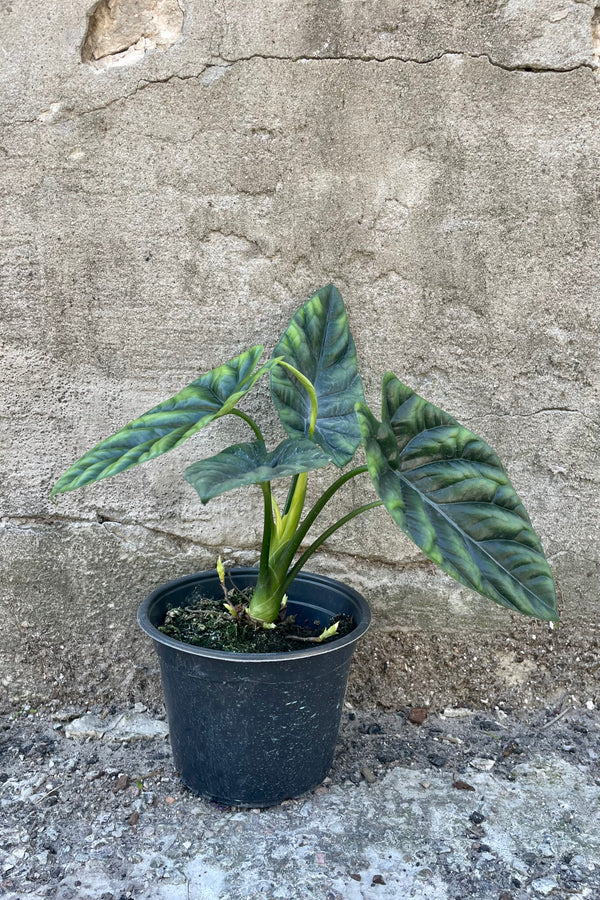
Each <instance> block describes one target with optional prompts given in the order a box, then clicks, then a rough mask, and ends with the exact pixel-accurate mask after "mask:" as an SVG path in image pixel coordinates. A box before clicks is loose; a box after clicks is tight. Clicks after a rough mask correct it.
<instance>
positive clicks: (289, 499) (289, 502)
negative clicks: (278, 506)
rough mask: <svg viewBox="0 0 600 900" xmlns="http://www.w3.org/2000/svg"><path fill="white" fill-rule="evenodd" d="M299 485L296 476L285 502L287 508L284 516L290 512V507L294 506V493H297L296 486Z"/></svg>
mask: <svg viewBox="0 0 600 900" xmlns="http://www.w3.org/2000/svg"><path fill="white" fill-rule="evenodd" d="M297 484H298V476H297V475H294V477H293V478H292V481H291V484H290V488H289V490H288V495H287V498H286V501H285V506H284V508H283V515H284V516H285V515H286V514H287V513H288V512H289V511H290V506H291V505H292V500H293V499H294V493H295V492H296V485H297Z"/></svg>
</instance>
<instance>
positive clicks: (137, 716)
mask: <svg viewBox="0 0 600 900" xmlns="http://www.w3.org/2000/svg"><path fill="white" fill-rule="evenodd" d="M168 733H169V728H168V726H167V724H166V722H161V721H160V720H159V719H153V718H151V717H150V716H148V715H146V714H145V713H136V712H133V713H125V714H122V715H113V716H107V717H106V718H105V719H102V718H101V717H100V716H94V715H85V716H81V717H80V718H78V719H73V721H72V722H69V723H68V724H67V725H66V726H65V736H66V737H68V738H91V739H93V740H94V739H95V740H105V741H116V742H128V741H141V740H149V739H150V738H156V737H162V738H164V737H167V735H168Z"/></svg>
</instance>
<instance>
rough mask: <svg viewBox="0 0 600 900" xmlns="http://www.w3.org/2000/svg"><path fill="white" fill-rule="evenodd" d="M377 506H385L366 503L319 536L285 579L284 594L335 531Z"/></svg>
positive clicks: (374, 502) (377, 503)
mask: <svg viewBox="0 0 600 900" xmlns="http://www.w3.org/2000/svg"><path fill="white" fill-rule="evenodd" d="M377 506H383V503H382V501H381V500H373V502H372V503H365V504H364V506H359V507H358V508H357V509H353V510H352V512H349V513H347V514H346V515H345V516H342V518H341V519H340V520H339V521H337V522H336V523H335V524H334V525H331V526H330V527H329V528H327V530H326V531H324V532H323V534H321V535H319V537H318V538H317V539H316V540H315V541H313V542H312V544H311V545H310V547H308V549H307V550H305V551H304V553H303V554H302V556H301V557H300V559H299V560H298V562H297V563H296V565H295V566H294V567H293V569H290V571H289V572H288V574H287V576H286V578H285V581H284V582H283V584H282V587H281V589H282V591H283V592H285V591H287V589H288V588H289V586H290V584H291V583H292V581H293V580H294V578H295V577H296V575H297V574H298V573H299V572H300V571H301V569H302V568H303V567H304V566H305V565H306V563H307V562H308V560H309V559H310V557H311V556H312V555H313V553H314V552H315V550H318V549H319V547H320V546H321V544H324V543H325V541H326V540H327V539H328V538H330V537H331V535H332V534H333V533H334V532H335V531H337V530H338V528H341V527H342V525H345V524H346V522H349V521H350V520H351V519H354V518H355V516H359V515H360V514H361V513H364V512H367V510H369V509H375V507H377Z"/></svg>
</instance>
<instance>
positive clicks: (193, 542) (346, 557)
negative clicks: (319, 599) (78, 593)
mask: <svg viewBox="0 0 600 900" xmlns="http://www.w3.org/2000/svg"><path fill="white" fill-rule="evenodd" d="M69 525H81V526H84V527H86V526H87V527H89V528H97V527H98V526H107V527H105V528H104V530H105V531H106V532H107V533H109V534H111V535H112V536H113V537H114V538H117V539H121V540H123V541H124V543H126V544H128V545H130V546H133V545H132V544H131V542H130V541H127V540H126V539H125V538H124V537H123V536H122V535H119V534H118V533H117V532H115V531H113V530H112V529H111V528H110V526H111V525H116V526H117V527H122V528H141V529H142V530H143V531H146V532H149V533H150V534H155V535H157V536H158V537H162V538H166V539H168V540H171V541H173V542H174V543H176V544H177V545H178V547H179V548H180V549H181V550H185V549H190V548H193V547H198V548H199V549H202V550H205V551H214V552H215V554H221V555H223V556H225V557H227V556H233V557H235V555H236V554H237V553H255V554H256V563H257V564H258V561H259V557H260V547H259V546H258V545H245V546H242V545H240V546H238V547H235V548H234V549H232V548H231V547H229V546H228V545H226V544H225V543H224V542H223V541H220V542H217V543H214V544H211V543H210V542H208V541H206V540H199V539H197V538H193V537H188V536H186V535H182V534H177V532H172V531H167V530H166V529H164V528H159V527H158V526H156V525H144V524H143V523H141V522H134V521H120V520H117V519H111V518H109V517H107V516H104V515H103V514H101V513H97V514H96V520H95V521H94V519H84V518H78V517H77V516H64V515H42V514H38V515H30V516H3V517H2V519H1V520H0V527H1V526H8V527H12V528H18V529H23V531H28V530H30V529H32V528H36V527H38V528H57V527H58V528H60V527H62V526H67V527H68V526H69ZM307 545H308V541H307V542H305V543H304V544H303V547H304V546H307ZM324 556H325V557H327V558H328V559H332V560H337V561H339V562H341V563H344V564H346V563H347V564H348V566H349V567H351V566H352V565H353V564H355V563H356V560H360V561H361V562H363V563H366V564H367V565H369V566H371V565H372V566H377V567H378V568H382V567H383V568H385V569H387V570H394V571H399V572H405V571H407V570H420V569H422V570H426V571H429V570H433V569H434V568H435V565H434V563H432V562H431V561H430V560H429V559H427V557H422V558H417V559H407V560H401V561H392V560H390V559H388V558H386V557H383V556H379V555H371V554H369V555H362V554H360V553H356V552H352V553H350V552H347V551H343V550H335V549H332V548H331V547H328V546H327V544H324V545H323V548H322V549H321V550H319V551H317V553H315V556H314V558H315V560H319V559H322V558H323V557H324Z"/></svg>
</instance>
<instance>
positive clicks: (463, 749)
mask: <svg viewBox="0 0 600 900" xmlns="http://www.w3.org/2000/svg"><path fill="white" fill-rule="evenodd" d="M84 713H85V715H84ZM419 722H421V724H418V723H419ZM165 730H166V727H165V723H164V718H162V717H161V715H160V713H157V712H156V711H148V710H146V708H145V707H143V706H141V705H140V704H137V706H136V707H135V708H121V709H117V708H114V707H113V708H95V709H90V710H75V709H71V710H59V711H54V712H51V711H50V710H48V711H39V710H38V711H30V710H27V709H24V710H21V711H20V712H19V713H18V714H13V715H12V716H5V717H3V718H2V719H0V806H1V813H0V895H2V896H4V897H5V898H7V900H17V898H56V900H72V898H78V900H129V898H132V900H133V898H135V900H221V898H223V900H225V898H227V900H238V898H247V900H254V898H256V900H259V898H260V900H271V898H283V900H294V898H315V900H317V898H318V900H370V898H376V900H399V898H404V897H415V898H428V900H455V898H471V897H475V898H481V900H524V898H538V897H551V898H554V900H556V898H572V897H574V898H577V897H585V898H589V900H598V898H600V812H599V805H598V804H599V797H600V765H599V764H600V713H599V712H598V710H596V709H595V708H594V704H593V703H592V701H588V702H587V704H586V703H585V702H584V703H582V704H578V705H574V700H573V699H572V698H565V699H564V701H563V703H562V704H561V705H558V706H552V707H548V708H546V709H538V710H536V711H533V712H532V711H527V712H524V711H515V710H512V711H510V710H500V709H494V710H486V711H473V710H447V711H446V712H445V714H444V713H442V712H439V713H437V714H436V713H433V712H432V711H427V710H412V711H410V710H406V711H404V712H402V713H397V714H391V713H382V712H374V711H371V712H365V711H358V710H356V711H355V710H353V709H351V708H348V705H347V708H346V709H345V711H344V716H343V723H342V729H341V734H340V740H339V744H338V749H337V754H336V759H335V763H334V766H333V769H332V771H331V773H330V777H329V778H328V779H327V781H326V783H325V784H324V785H322V786H320V787H319V788H317V789H316V790H315V791H314V792H313V793H311V794H308V795H306V796H304V797H302V798H300V799H298V800H291V801H287V802H286V803H284V804H282V805H281V806H280V807H277V808H274V809H268V810H262V811H260V810H240V809H235V808H223V807H219V806H218V805H216V804H214V803H208V802H205V801H203V800H201V799H199V798H197V797H195V796H193V795H192V794H191V793H190V792H189V791H188V790H187V789H186V788H185V787H183V786H182V785H181V784H180V782H179V781H178V778H177V773H176V772H175V771H174V769H173V766H172V762H171V757H170V750H169V746H168V741H167V740H166V738H165V736H164V732H165ZM75 735H77V736H75ZM153 735H154V736H153Z"/></svg>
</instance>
